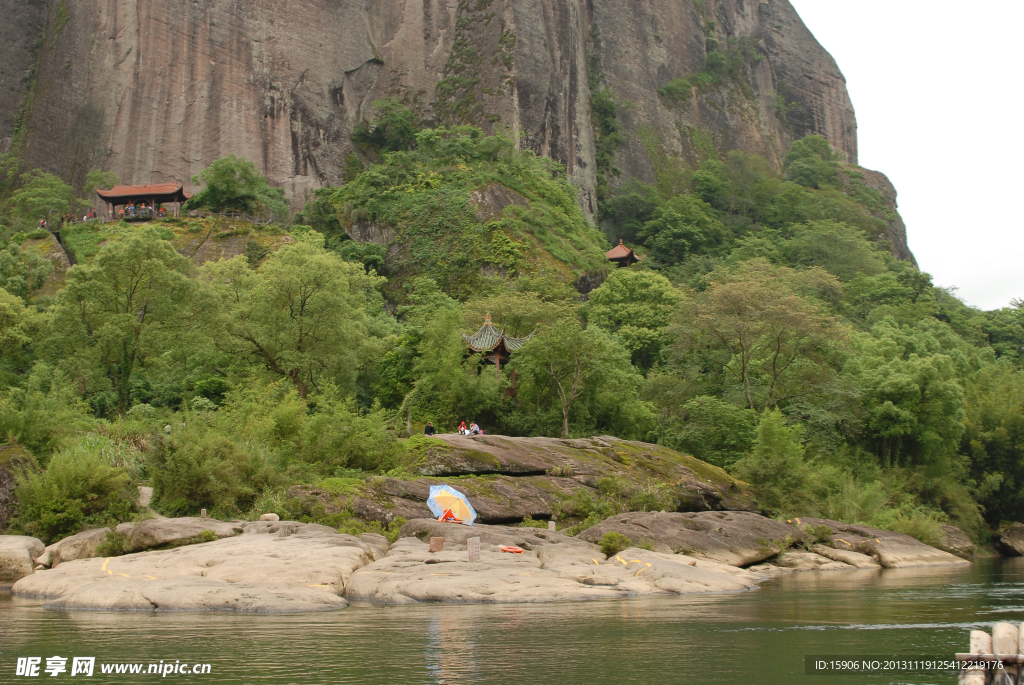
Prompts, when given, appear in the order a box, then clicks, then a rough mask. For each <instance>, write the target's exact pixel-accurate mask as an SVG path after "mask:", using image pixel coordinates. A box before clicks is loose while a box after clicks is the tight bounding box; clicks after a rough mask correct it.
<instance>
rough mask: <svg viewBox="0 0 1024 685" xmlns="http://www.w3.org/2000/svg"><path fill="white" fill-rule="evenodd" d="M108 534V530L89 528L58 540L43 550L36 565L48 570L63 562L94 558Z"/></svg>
mask: <svg viewBox="0 0 1024 685" xmlns="http://www.w3.org/2000/svg"><path fill="white" fill-rule="evenodd" d="M109 532H110V529H109V528H91V529H89V530H83V531H82V532H81V533H75V534H74V535H71V536H68V537H66V538H64V539H63V540H58V541H57V542H55V543H53V544H52V545H49V546H47V548H46V549H45V550H43V553H42V555H41V556H40V557H39V558H38V559H36V563H37V564H39V565H41V566H45V567H47V568H49V567H55V566H57V565H59V564H61V563H63V562H65V561H73V560H75V559H87V558H89V557H92V556H96V548H97V547H99V546H100V545H102V544H103V543H104V542H106V540H107V533H109Z"/></svg>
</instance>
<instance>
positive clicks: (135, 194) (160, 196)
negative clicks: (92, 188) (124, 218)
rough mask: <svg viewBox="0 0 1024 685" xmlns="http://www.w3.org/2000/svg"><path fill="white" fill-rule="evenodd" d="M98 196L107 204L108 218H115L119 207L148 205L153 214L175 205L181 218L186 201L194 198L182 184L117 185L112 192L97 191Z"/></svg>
mask: <svg viewBox="0 0 1024 685" xmlns="http://www.w3.org/2000/svg"><path fill="white" fill-rule="evenodd" d="M96 194H97V195H99V196H100V199H101V200H103V201H104V202H105V203H107V208H108V216H109V217H110V218H111V219H113V218H115V216H114V212H115V210H116V209H117V208H118V207H127V206H129V205H143V204H145V205H148V206H149V208H150V211H151V212H155V211H156V209H157V207H159V206H160V205H162V204H171V203H173V204H174V214H173V215H172V216H181V205H182V204H184V202H185V200H187V199H189V198H190V197H192V195H191V194H189V193H186V192H185V191H184V189H183V188H182V184H181V183H153V184H149V183H146V184H143V185H141V186H125V185H116V186H114V187H113V188H111V189H110V190H101V189H99V188H97V189H96Z"/></svg>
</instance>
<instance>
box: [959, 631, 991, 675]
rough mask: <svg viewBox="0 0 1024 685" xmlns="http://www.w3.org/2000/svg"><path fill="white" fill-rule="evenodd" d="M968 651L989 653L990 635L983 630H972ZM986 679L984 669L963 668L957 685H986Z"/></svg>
mask: <svg viewBox="0 0 1024 685" xmlns="http://www.w3.org/2000/svg"><path fill="white" fill-rule="evenodd" d="M970 653H971V654H991V653H992V636H991V635H989V634H988V633H986V632H985V631H984V630H972V631H971V648H970ZM987 680H988V678H987V674H986V672H985V671H981V670H974V669H966V668H965V669H963V670H961V671H960V679H959V680H957V685H986V681H987Z"/></svg>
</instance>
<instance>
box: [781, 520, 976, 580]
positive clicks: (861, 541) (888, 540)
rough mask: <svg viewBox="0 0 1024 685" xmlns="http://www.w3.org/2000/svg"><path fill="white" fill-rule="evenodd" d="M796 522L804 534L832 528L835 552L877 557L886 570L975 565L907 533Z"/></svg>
mask: <svg viewBox="0 0 1024 685" xmlns="http://www.w3.org/2000/svg"><path fill="white" fill-rule="evenodd" d="M792 521H793V523H794V525H796V526H797V527H799V528H800V529H801V530H806V529H807V528H808V527H810V526H814V527H817V528H823V527H828V528H829V529H830V530H831V531H832V535H831V540H832V547H833V548H835V549H838V550H846V551H852V552H860V553H861V554H865V555H867V556H871V557H874V558H876V559H878V563H880V564H881V565H882V566H883V567H885V568H914V567H921V566H962V565H966V564H970V563H971V562H969V561H966V560H964V559H961V558H960V557H957V556H954V555H952V554H950V553H949V552H943V551H942V550H940V549H935V548H934V547H932V546H930V545H926V544H924V543H923V542H921V541H920V540H917V539H915V538H912V537H910V536H909V535H904V534H903V533H894V532H892V531H889V530H881V529H879V528H872V527H871V526H862V525H859V524H851V523H842V522H840V521H831V520H829V519H819V518H810V517H801V518H796V519H793V520H792Z"/></svg>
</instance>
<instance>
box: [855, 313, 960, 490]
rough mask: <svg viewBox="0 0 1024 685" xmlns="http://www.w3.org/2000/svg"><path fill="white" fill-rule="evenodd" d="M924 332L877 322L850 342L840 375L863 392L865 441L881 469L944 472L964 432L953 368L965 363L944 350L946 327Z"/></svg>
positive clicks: (956, 374) (920, 328)
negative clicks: (850, 349) (851, 348)
mask: <svg viewBox="0 0 1024 685" xmlns="http://www.w3.org/2000/svg"><path fill="white" fill-rule="evenodd" d="M929 328H931V326H929V325H927V324H923V325H920V326H916V327H911V326H902V327H901V326H899V325H897V324H896V322H895V321H894V320H892V319H884V320H882V321H880V322H879V323H877V324H875V325H874V326H873V327H872V329H871V333H870V335H862V336H858V337H857V338H856V339H855V349H856V354H853V355H851V356H850V358H849V360H848V362H847V365H846V368H845V370H844V372H845V374H846V375H847V376H848V377H850V379H851V380H852V381H853V383H854V384H855V385H856V387H857V388H859V389H860V390H861V391H862V392H863V393H864V403H865V409H866V410H867V413H868V417H867V430H868V436H869V439H870V441H871V442H873V443H874V445H875V446H876V448H877V450H878V452H879V453H880V456H881V458H882V462H883V464H884V465H885V466H886V467H891V466H893V465H899V464H902V465H905V466H925V467H928V469H929V471H930V472H931V473H932V474H940V473H943V472H947V471H948V470H949V469H950V467H951V464H952V460H953V456H954V454H955V452H956V449H957V447H958V445H959V442H960V438H961V436H962V435H963V433H964V424H963V420H964V407H963V403H964V393H963V389H962V387H961V384H960V380H959V377H960V375H961V374H960V370H958V365H959V366H960V367H961V368H964V367H966V365H967V360H966V359H964V358H963V357H962V353H961V351H960V350H957V349H944V347H943V340H942V335H943V334H946V335H947V336H948V334H949V333H950V331H948V328H946V329H945V330H943V328H944V327H943V324H940V323H938V322H935V327H934V328H932V330H929ZM954 337H955V336H954ZM958 360H959V364H958Z"/></svg>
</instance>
